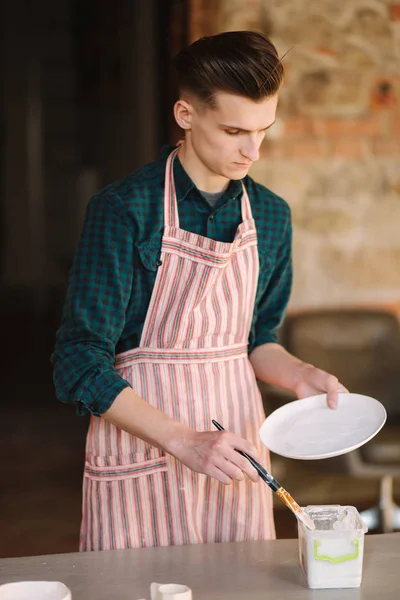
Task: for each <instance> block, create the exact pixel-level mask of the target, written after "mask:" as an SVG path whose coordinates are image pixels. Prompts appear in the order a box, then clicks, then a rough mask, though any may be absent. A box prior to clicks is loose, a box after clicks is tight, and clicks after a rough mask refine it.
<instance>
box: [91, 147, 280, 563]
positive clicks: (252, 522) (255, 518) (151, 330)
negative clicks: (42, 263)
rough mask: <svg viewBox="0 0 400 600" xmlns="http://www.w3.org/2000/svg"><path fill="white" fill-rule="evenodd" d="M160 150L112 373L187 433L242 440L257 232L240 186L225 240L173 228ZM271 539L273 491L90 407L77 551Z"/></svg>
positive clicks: (248, 397) (248, 399) (257, 399)
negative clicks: (155, 208) (126, 332)
mask: <svg viewBox="0 0 400 600" xmlns="http://www.w3.org/2000/svg"><path fill="white" fill-rule="evenodd" d="M177 152H178V150H174V152H173V153H172V154H171V155H170V156H169V158H168V161H167V166H166V174H165V196H164V216H165V227H164V234H163V238H162V246H161V256H160V262H161V264H160V266H159V269H158V272H157V276H156V281H155V285H154V289H153V292H152V296H151V300H150V305H149V308H148V312H147V315H146V320H145V324H144V328H143V332H142V336H141V341H140V345H139V347H138V348H134V349H132V350H128V351H126V352H123V353H122V354H119V355H117V357H116V368H117V370H118V372H119V374H120V375H121V376H122V377H123V378H124V379H126V380H127V381H129V383H130V384H131V386H132V388H133V389H134V390H135V392H136V393H137V394H139V395H140V396H141V397H142V398H144V399H146V400H147V402H149V404H151V405H152V406H154V407H155V408H158V409H159V410H161V411H163V412H165V413H166V414H167V415H169V416H170V417H172V418H173V419H175V420H177V421H180V422H182V423H185V424H186V425H188V426H189V427H191V428H192V429H194V430H197V431H207V430H214V428H213V426H212V424H211V419H213V418H215V419H216V420H217V421H219V422H220V423H221V424H222V425H223V426H224V427H225V429H228V430H230V431H232V432H234V433H236V434H237V435H240V436H242V437H244V438H247V439H249V440H251V441H252V442H253V443H254V444H255V445H256V446H257V447H258V448H259V450H260V452H261V454H262V457H263V461H264V464H265V466H266V467H267V468H268V467H269V454H268V451H267V450H266V449H265V448H264V447H263V446H262V445H261V444H260V442H259V437H258V429H259V427H260V425H261V424H262V422H263V420H264V418H265V417H264V411H263V405H262V400H261V395H260V392H259V389H258V386H257V383H256V378H255V375H254V371H253V369H252V367H251V364H250V362H249V359H248V350H247V344H248V336H249V331H250V326H251V321H252V315H253V309H254V300H255V294H256V288H257V279H258V268H259V266H258V252H257V235H256V229H255V224H254V221H253V218H252V213H251V207H250V201H249V198H248V195H247V192H246V190H245V188H244V186H243V195H242V201H241V202H242V219H243V220H242V223H241V224H240V225H239V227H238V229H237V231H236V235H235V239H234V240H233V242H232V243H225V242H219V241H215V240H213V239H210V238H207V237H204V236H201V235H197V234H195V233H190V232H188V231H185V230H183V229H180V227H179V218H178V206H177V199H176V193H175V186H174V180H173V168H172V167H173V160H174V158H175V156H176V154H177ZM274 537H275V527H274V521H273V512H272V493H271V490H270V488H269V487H268V486H267V485H266V484H265V483H263V482H262V481H261V480H260V481H259V482H258V483H253V482H251V481H250V479H249V478H248V477H245V479H244V480H243V481H234V483H233V484H231V485H228V486H227V485H223V484H221V483H220V482H219V481H217V480H216V479H214V478H212V477H208V476H206V475H203V474H199V473H195V472H193V471H191V470H190V469H188V468H187V467H186V466H184V465H183V464H182V463H181V462H179V461H178V460H176V459H175V458H174V457H173V456H171V455H169V454H166V453H165V452H163V451H162V450H159V449H158V448H155V447H153V446H151V445H150V444H148V443H146V442H144V441H142V440H140V439H138V438H136V437H134V436H131V435H129V434H128V433H126V432H125V431H122V430H121V429H119V428H117V427H115V426H114V425H112V424H111V423H109V422H108V421H106V420H104V419H102V418H100V417H96V416H92V417H91V420H90V424H89V430H88V434H87V440H86V460H85V470H84V479H83V516H82V525H81V536H80V550H81V551H85V550H105V549H114V548H135V547H145V546H168V545H179V544H199V543H211V542H231V541H244V540H257V539H271V538H274Z"/></svg>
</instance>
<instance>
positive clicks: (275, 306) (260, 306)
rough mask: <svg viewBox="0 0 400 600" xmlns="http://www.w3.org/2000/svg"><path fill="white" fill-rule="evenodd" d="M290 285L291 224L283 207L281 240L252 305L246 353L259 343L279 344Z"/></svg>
mask: <svg viewBox="0 0 400 600" xmlns="http://www.w3.org/2000/svg"><path fill="white" fill-rule="evenodd" d="M292 283H293V267H292V224H291V214H290V209H289V207H287V211H286V219H285V221H284V227H283V230H282V237H281V241H280V244H279V245H278V248H277V251H276V255H275V258H274V261H273V264H272V266H271V274H270V277H269V280H268V282H267V284H266V286H265V289H264V290H263V291H262V294H261V297H260V299H259V301H258V302H257V305H256V306H255V316H254V320H253V327H252V331H251V336H250V340H249V353H250V352H251V351H252V350H254V348H256V347H257V346H261V345H262V344H267V343H270V342H275V343H279V339H278V334H277V332H278V329H279V327H280V325H281V324H282V321H283V318H284V314H285V311H286V308H287V305H288V302H289V299H290V294H291V290H292Z"/></svg>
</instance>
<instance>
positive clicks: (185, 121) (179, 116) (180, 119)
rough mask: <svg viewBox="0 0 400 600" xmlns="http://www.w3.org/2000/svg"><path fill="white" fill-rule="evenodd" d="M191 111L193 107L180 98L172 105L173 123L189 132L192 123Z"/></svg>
mask: <svg viewBox="0 0 400 600" xmlns="http://www.w3.org/2000/svg"><path fill="white" fill-rule="evenodd" d="M192 111H193V106H192V105H191V104H190V103H189V102H187V101H186V100H183V99H182V98H180V99H179V100H178V101H177V102H175V104H174V117H175V121H176V122H177V123H178V125H179V127H181V128H182V129H184V130H185V131H189V129H190V128H191V123H192Z"/></svg>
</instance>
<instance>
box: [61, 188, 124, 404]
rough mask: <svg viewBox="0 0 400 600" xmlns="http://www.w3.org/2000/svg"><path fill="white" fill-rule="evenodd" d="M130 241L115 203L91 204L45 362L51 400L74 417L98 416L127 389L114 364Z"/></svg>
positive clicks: (104, 199) (98, 198) (106, 200)
mask: <svg viewBox="0 0 400 600" xmlns="http://www.w3.org/2000/svg"><path fill="white" fill-rule="evenodd" d="M134 236H135V231H134V224H133V222H132V223H131V222H130V221H128V218H127V217H126V216H125V215H124V214H123V213H121V211H120V210H119V205H118V198H115V197H111V198H110V197H103V196H96V197H94V198H92V200H91V201H90V202H89V204H88V208H87V211H86V215H85V222H84V226H83V231H82V235H81V238H80V240H79V243H78V247H77V250H76V254H75V258H74V262H73V265H72V268H71V273H70V277H69V282H68V288H67V294H66V300H65V305H64V310H63V317H62V322H61V326H60V328H59V330H58V332H57V337H56V344H55V348H54V352H53V354H52V356H51V361H52V363H53V367H54V370H53V378H54V384H55V389H56V395H57V398H58V399H59V400H60V401H62V402H67V403H73V404H76V406H77V412H78V414H85V413H88V412H90V413H93V414H95V415H100V414H102V413H104V412H105V411H107V410H108V409H109V408H110V406H111V405H112V403H113V402H114V400H115V398H116V397H117V395H118V394H119V393H120V392H121V391H122V390H123V389H124V388H126V387H129V383H128V382H127V381H126V380H124V379H123V378H122V377H120V376H119V374H118V373H117V371H116V369H115V366H114V361H115V346H116V343H117V341H118V340H119V338H120V336H121V332H122V331H123V328H124V325H125V314H126V307H127V304H128V302H129V298H130V294H131V290H132V282H133V277H134V260H133V248H134Z"/></svg>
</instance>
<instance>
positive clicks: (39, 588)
mask: <svg viewBox="0 0 400 600" xmlns="http://www.w3.org/2000/svg"><path fill="white" fill-rule="evenodd" d="M0 600H72V594H71V590H70V589H68V588H67V586H66V585H64V584H63V583H61V581H16V582H14V583H5V584H3V585H0Z"/></svg>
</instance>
